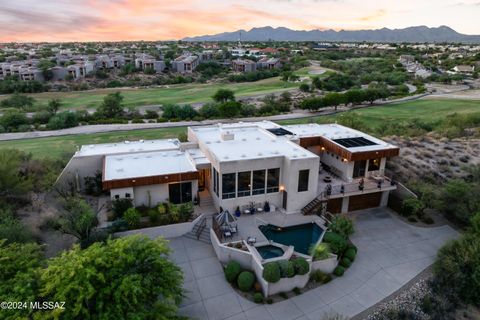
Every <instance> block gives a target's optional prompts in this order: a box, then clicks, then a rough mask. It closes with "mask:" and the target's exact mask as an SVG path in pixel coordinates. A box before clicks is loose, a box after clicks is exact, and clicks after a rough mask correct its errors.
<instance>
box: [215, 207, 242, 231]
mask: <svg viewBox="0 0 480 320" xmlns="http://www.w3.org/2000/svg"><path fill="white" fill-rule="evenodd" d="M215 219H216V220H217V223H218V225H219V226H229V227H233V226H236V225H237V218H235V216H234V215H233V214H231V213H230V212H229V211H228V210H224V211H223V212H221V213H220V214H219V215H218V216H216V217H215Z"/></svg>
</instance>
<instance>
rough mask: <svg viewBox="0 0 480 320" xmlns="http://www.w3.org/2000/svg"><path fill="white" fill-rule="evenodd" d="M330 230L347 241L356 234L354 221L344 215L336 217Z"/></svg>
mask: <svg viewBox="0 0 480 320" xmlns="http://www.w3.org/2000/svg"><path fill="white" fill-rule="evenodd" d="M328 228H329V229H330V230H331V231H333V232H336V233H338V234H339V235H341V236H343V237H344V238H345V239H348V237H349V236H351V235H352V234H353V233H354V232H355V230H354V228H353V222H352V220H351V219H349V218H347V217H346V216H343V215H336V216H334V217H333V219H332V222H331V223H330V225H329V226H328Z"/></svg>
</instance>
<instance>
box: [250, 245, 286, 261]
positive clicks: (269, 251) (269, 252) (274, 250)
mask: <svg viewBox="0 0 480 320" xmlns="http://www.w3.org/2000/svg"><path fill="white" fill-rule="evenodd" d="M255 249H257V251H258V253H259V254H260V256H262V258H263V259H271V258H277V257H281V256H283V254H284V252H283V249H282V248H279V247H276V246H272V245H267V246H260V247H256V248H255Z"/></svg>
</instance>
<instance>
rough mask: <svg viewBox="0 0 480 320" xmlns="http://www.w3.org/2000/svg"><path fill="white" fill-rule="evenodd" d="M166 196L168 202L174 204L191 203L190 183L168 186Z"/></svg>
mask: <svg viewBox="0 0 480 320" xmlns="http://www.w3.org/2000/svg"><path fill="white" fill-rule="evenodd" d="M168 196H169V200H170V202H171V203H174V204H179V203H185V202H190V201H192V183H191V182H181V183H171V184H169V185H168Z"/></svg>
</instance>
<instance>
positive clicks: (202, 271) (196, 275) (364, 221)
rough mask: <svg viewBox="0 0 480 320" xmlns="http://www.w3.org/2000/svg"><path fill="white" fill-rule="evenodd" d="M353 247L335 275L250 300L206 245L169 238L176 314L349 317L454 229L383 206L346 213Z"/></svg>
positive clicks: (404, 277)
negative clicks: (416, 222)
mask: <svg viewBox="0 0 480 320" xmlns="http://www.w3.org/2000/svg"><path fill="white" fill-rule="evenodd" d="M351 216H352V217H353V218H354V219H355V222H356V223H355V226H356V228H355V230H356V233H355V234H354V235H353V237H352V241H353V242H354V243H355V244H356V245H357V246H358V249H359V250H358V255H357V258H356V260H355V262H354V263H353V265H352V266H351V267H350V268H349V269H348V270H347V271H346V272H345V275H344V276H343V277H341V278H336V279H334V280H333V281H332V282H330V283H328V284H326V285H323V286H320V287H318V288H316V289H313V290H310V291H308V292H306V293H304V294H301V295H298V296H295V297H293V298H291V299H288V300H285V301H281V302H278V303H275V304H271V305H268V304H260V305H259V304H255V303H253V302H251V301H249V300H247V299H245V298H244V297H242V296H240V295H239V294H237V293H236V292H235V291H234V290H233V289H232V287H231V286H230V285H229V284H228V283H227V281H226V280H225V277H224V274H223V270H222V266H221V264H220V263H219V261H218V260H217V258H216V256H215V252H214V251H213V248H212V247H211V245H208V244H205V243H203V242H199V241H195V240H191V239H188V238H185V237H180V238H176V239H172V240H171V242H170V245H171V248H172V250H173V254H172V259H173V260H174V261H175V262H176V263H178V265H179V266H180V267H181V268H182V269H183V271H184V274H185V284H184V288H185V289H186V290H187V297H186V299H185V301H184V302H183V303H182V305H181V308H180V313H181V314H182V315H185V316H188V317H191V318H193V319H209V320H214V319H215V320H216V319H218V320H220V319H229V320H234V319H235V320H247V319H251V320H262V319H269V320H270V319H271V320H284V319H285V320H288V319H310V320H320V319H322V317H323V315H325V314H328V313H331V312H336V313H340V314H343V315H345V316H349V317H351V316H354V315H356V314H358V313H360V312H362V311H364V310H365V309H367V308H369V307H371V306H373V305H374V304H376V303H377V302H379V301H381V300H382V299H384V298H385V297H387V296H389V295H390V294H392V293H393V292H395V291H396V290H398V289H399V288H401V287H402V286H403V285H404V284H406V283H407V282H408V281H409V280H411V279H412V278H413V277H415V276H416V275H417V274H418V273H420V272H421V271H422V270H424V269H425V268H426V267H428V266H429V265H430V264H431V263H432V262H433V261H434V259H435V255H436V252H437V250H438V249H439V248H440V247H441V246H442V245H443V244H444V243H445V242H446V241H448V240H449V239H452V238H455V237H456V236H457V235H458V234H457V232H456V231H455V230H453V229H452V228H451V227H449V226H441V227H436V228H418V227H413V226H410V225H407V224H405V223H404V222H402V221H401V220H399V219H397V218H396V217H395V216H394V214H393V213H391V212H390V210H389V209H385V208H381V209H371V210H363V211H358V212H355V213H352V214H351Z"/></svg>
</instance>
